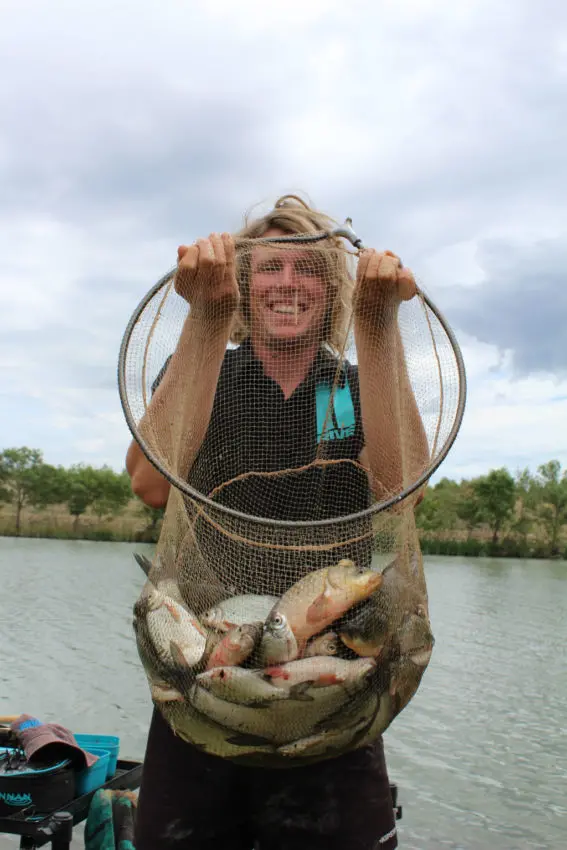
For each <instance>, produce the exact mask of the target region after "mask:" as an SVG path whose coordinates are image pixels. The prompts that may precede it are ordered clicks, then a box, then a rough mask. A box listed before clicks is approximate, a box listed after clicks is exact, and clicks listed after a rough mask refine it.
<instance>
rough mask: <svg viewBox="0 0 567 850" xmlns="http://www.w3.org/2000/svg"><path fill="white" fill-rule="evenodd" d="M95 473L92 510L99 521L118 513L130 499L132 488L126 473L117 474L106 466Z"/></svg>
mask: <svg viewBox="0 0 567 850" xmlns="http://www.w3.org/2000/svg"><path fill="white" fill-rule="evenodd" d="M95 472H96V484H95V490H96V495H95V498H94V500H93V504H92V508H93V511H94V512H95V514H96V515H97V516H98V518H99V519H102V517H103V516H115V515H116V514H118V513H120V512H121V511H122V510H123V509H124V508H125V507H126V505H127V504H128V502H129V501H130V499H131V498H132V486H131V484H130V478H129V476H128V473H127V472H125V471H124V472H121V473H120V474H117V473H116V472H114V470H113V469H111V468H110V467H108V466H103V467H102V468H101V469H97V470H95Z"/></svg>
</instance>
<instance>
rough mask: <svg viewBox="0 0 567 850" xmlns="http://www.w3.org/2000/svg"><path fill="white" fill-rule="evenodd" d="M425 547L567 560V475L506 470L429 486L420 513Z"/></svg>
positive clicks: (554, 466)
mask: <svg viewBox="0 0 567 850" xmlns="http://www.w3.org/2000/svg"><path fill="white" fill-rule="evenodd" d="M416 518H417V525H418V528H419V530H420V537H421V541H422V548H423V550H424V551H425V552H437V553H446V554H458V553H462V554H471V555H473V554H494V555H510V556H514V557H522V556H524V557H525V556H529V557H543V558H561V557H563V558H567V543H566V531H567V470H562V469H561V464H560V462H559V461H558V460H550V461H548V462H547V463H544V464H542V465H541V466H539V467H538V469H537V471H536V472H535V473H533V474H532V473H531V472H530V470H529V469H523V470H520V471H518V472H517V473H516V475H515V476H512V474H511V473H510V472H509V471H508V470H507V469H505V468H501V469H493V470H491V471H490V472H488V473H487V474H486V475H481V476H479V477H477V478H473V479H470V480H464V481H461V482H456V481H452V480H450V479H448V478H443V479H441V481H439V482H438V483H437V484H435V486H429V487H428V488H427V490H426V492H425V497H424V499H423V501H422V503H421V504H420V506H419V507H418V509H417V511H416Z"/></svg>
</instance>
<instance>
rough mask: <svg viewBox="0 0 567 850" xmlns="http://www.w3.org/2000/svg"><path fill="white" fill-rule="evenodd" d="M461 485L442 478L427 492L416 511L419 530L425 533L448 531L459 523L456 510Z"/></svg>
mask: <svg viewBox="0 0 567 850" xmlns="http://www.w3.org/2000/svg"><path fill="white" fill-rule="evenodd" d="M459 491H460V485H459V484H457V482H456V481H451V480H450V479H448V478H442V479H441V481H438V482H437V484H435V485H434V486H433V487H428V488H427V489H426V491H425V495H424V498H423V501H422V502H421V504H420V505H419V506H418V508H417V510H416V522H417V526H418V528H421V529H423V531H448V530H450V529H452V528H454V526H455V524H456V522H457V519H458V517H457V513H456V510H455V505H456V501H457V498H458V494H459Z"/></svg>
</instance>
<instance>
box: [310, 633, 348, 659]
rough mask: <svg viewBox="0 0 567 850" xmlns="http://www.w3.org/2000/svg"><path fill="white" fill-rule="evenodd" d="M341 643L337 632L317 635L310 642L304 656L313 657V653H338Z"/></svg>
mask: <svg viewBox="0 0 567 850" xmlns="http://www.w3.org/2000/svg"><path fill="white" fill-rule="evenodd" d="M339 645H340V640H339V636H338V634H337V633H336V632H325V634H322V635H317V636H316V637H314V638H312V639H311V640H310V641H309V642H308V644H307V646H306V647H305V652H304V653H303V657H304V658H311V656H313V655H337V653H338V652H339Z"/></svg>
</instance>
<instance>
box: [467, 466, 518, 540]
mask: <svg viewBox="0 0 567 850" xmlns="http://www.w3.org/2000/svg"><path fill="white" fill-rule="evenodd" d="M473 486H474V491H475V494H476V497H477V500H478V503H479V506H480V509H481V513H482V515H483V517H484V519H485V521H486V522H487V523H488V525H489V526H490V530H491V531H492V543H493V544H494V545H496V543H498V535H499V533H500V531H501V529H502V526H503V524H504V523H505V522H506V521H507V520H508V519H510V517H511V516H512V511H513V510H514V506H515V504H516V483H515V481H514V479H513V478H512V476H511V475H510V473H509V472H508V470H507V469H504V468H501V469H492V470H491V471H490V472H489V473H488V475H482V476H481V477H480V478H477V479H476V480H475V482H474V485H473Z"/></svg>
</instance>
